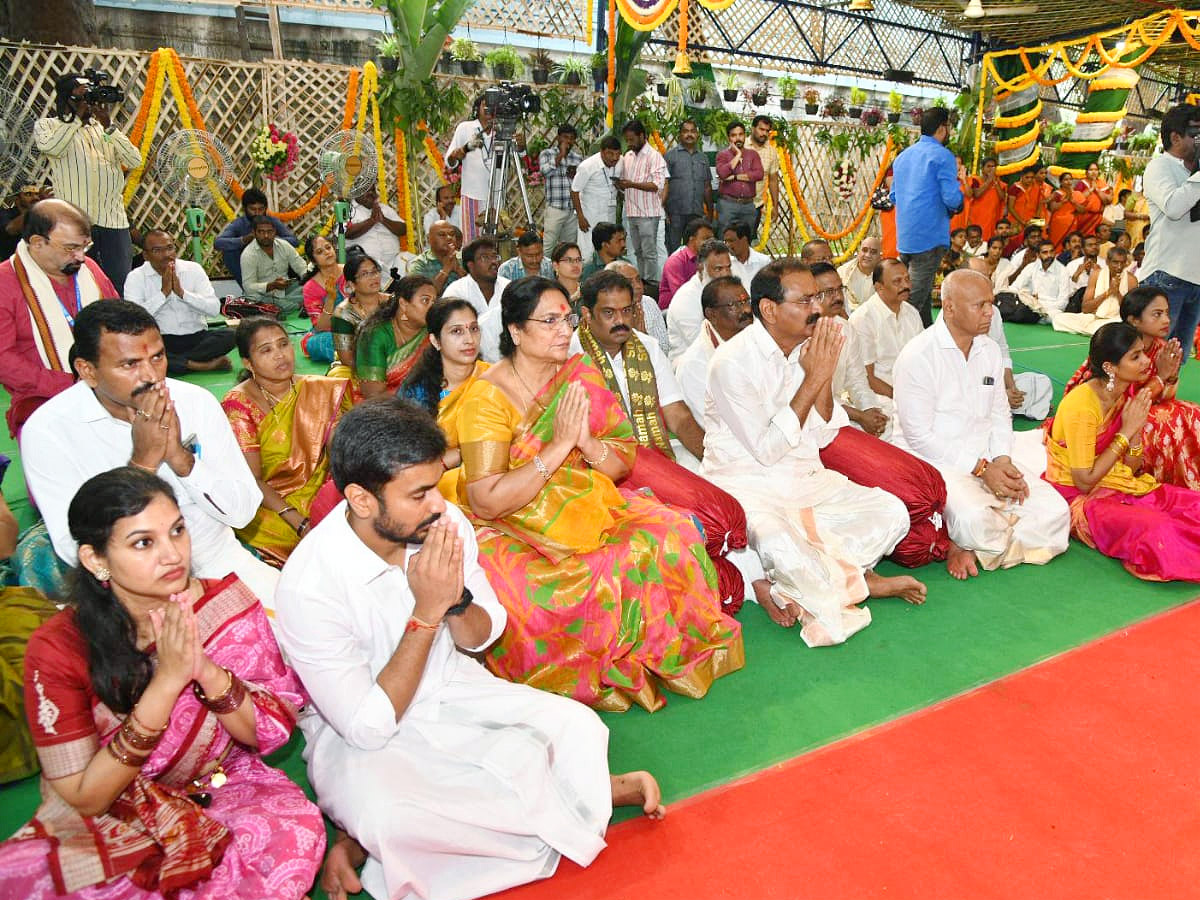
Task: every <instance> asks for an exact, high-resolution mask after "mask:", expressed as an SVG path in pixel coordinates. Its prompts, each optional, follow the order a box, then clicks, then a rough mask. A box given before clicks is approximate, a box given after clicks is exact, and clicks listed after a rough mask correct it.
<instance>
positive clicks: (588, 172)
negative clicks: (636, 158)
mask: <svg viewBox="0 0 1200 900" xmlns="http://www.w3.org/2000/svg"><path fill="white" fill-rule="evenodd" d="M623 171H624V169H623V167H622V165H621V161H620V160H617V164H616V165H615V166H613V167H612V168H611V169H610V168H609V167H608V166H606V165H604V160H603V159H601V158H600V154H599V153H593V154H592V155H591V156H589V157H587V158H586V159H584V161H583V162H581V163H580V164H579V167H578V168H577V169H576V170H575V177H574V178H573V179H572V180H571V190H573V191H574V192H575V193H577V194H578V195H579V205H580V206H582V207H583V215H584V218H586V219H587V220H588V224H589V225H591V226H593V227H595V225H596V223H597V222H615V221H616V220H617V189H616V187H615V186H614V185H613V182H612V180H613V178H620V177H621V174H622V172H623ZM586 249H587V250H592V249H593V248H592V247H588V248H586ZM585 252H586V251H585Z"/></svg>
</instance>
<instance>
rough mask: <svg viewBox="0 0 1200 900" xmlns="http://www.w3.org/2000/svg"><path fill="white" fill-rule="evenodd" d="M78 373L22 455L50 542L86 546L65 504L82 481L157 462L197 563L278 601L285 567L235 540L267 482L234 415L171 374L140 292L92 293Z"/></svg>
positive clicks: (80, 326) (71, 551) (269, 603)
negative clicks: (252, 464)
mask: <svg viewBox="0 0 1200 900" xmlns="http://www.w3.org/2000/svg"><path fill="white" fill-rule="evenodd" d="M75 371H76V372H77V373H78V374H79V379H80V380H79V381H78V382H77V383H76V384H75V386H74V387H71V388H69V389H68V390H66V391H64V392H63V393H61V394H59V395H58V396H57V397H54V398H53V399H51V400H49V401H48V402H47V403H45V404H44V405H43V406H42V407H41V408H40V409H38V411H37V412H36V413H34V415H33V416H32V417H31V418H30V419H29V421H28V422H26V423H25V428H24V430H23V431H22V433H21V459H22V461H23V462H24V464H25V478H26V480H27V481H28V483H29V490H30V494H31V496H32V498H33V501H34V502H35V503H36V504H37V506H38V509H39V510H40V511H41V513H42V517H43V518H44V519H45V521H46V528H47V530H48V531H49V533H50V540H51V541H52V542H53V544H54V551H55V553H57V554H58V556H59V557H60V558H61V559H63V560H64V561H65V562H67V563H68V564H70V565H74V564H75V562H76V560H77V558H78V556H77V552H76V545H75V541H74V540H73V539H72V537H71V533H70V530H69V528H68V527H67V508H68V506H69V505H70V503H71V498H73V497H74V496H75V492H76V491H78V490H79V487H80V485H82V484H83V483H84V482H85V481H87V480H88V479H89V478H91V477H92V476H93V475H98V474H99V473H101V472H106V471H108V470H109V469H115V468H117V467H119V466H125V465H131V466H137V467H138V468H142V469H146V470H147V471H150V472H154V473H155V474H156V475H158V477H160V478H162V479H163V480H164V481H165V482H167V484H169V485H170V486H171V489H172V490H173V491H174V492H175V498H176V500H178V501H179V511H180V513H182V515H183V519H184V521H185V522H186V523H187V529H188V532H189V534H190V535H191V540H192V573H193V574H194V575H197V576H199V577H201V578H223V577H225V576H226V575H228V574H229V573H230V572H236V573H237V575H238V577H239V578H241V579H242V581H244V582H246V584H247V585H248V586H249V587H250V589H251V590H252V591H254V593H255V595H256V596H257V597H258V598H259V600H261V601H262V603H263V605H264V606H265V607H267V609H268V610H271V609H273V606H274V598H275V585H276V583H277V582H278V579H279V573H278V571H276V570H275V569H272V568H271V567H270V566H268V565H267V564H266V563H264V562H262V561H261V560H259V559H258V558H257V557H255V556H254V555H253V554H252V553H250V551H248V550H246V549H245V548H244V547H243V546H242V545H241V544H239V543H238V540H237V538H236V537H235V536H234V533H233V529H234V528H240V527H242V526H244V525H247V524H248V523H249V522H250V520H251V519H252V518H254V514H255V512H257V511H258V507H259V504H260V503H261V502H262V491H261V490H259V487H258V483H257V482H256V481H255V479H254V475H253V474H252V473H251V472H250V468H249V467H248V466H247V465H246V458H245V456H243V455H242V450H241V448H240V447H239V446H238V443H237V440H236V439H235V438H234V436H233V430H232V429H231V428H230V427H229V420H228V419H227V418H226V417H225V413H224V411H223V410H222V409H221V406H220V404H219V403H217V400H216V398H215V397H213V395H212V394H210V393H209V392H208V391H206V390H205V389H204V388H202V387H198V386H197V385H194V384H188V383H187V382H184V381H175V380H173V379H169V378H167V377H166V374H167V354H166V350H165V349H164V347H163V341H162V337H161V336H160V335H159V331H158V326H157V324H156V323H155V321H154V317H153V316H151V315H150V313H148V312H146V311H145V310H144V309H142V308H141V307H140V306H138V305H137V304H135V303H130V302H128V301H126V300H111V301H105V302H103V303H93V304H91V305H90V306H87V307H85V308H84V309H83V311H82V312H80V314H79V316H78V317H77V318H76V320H75Z"/></svg>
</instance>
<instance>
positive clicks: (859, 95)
mask: <svg viewBox="0 0 1200 900" xmlns="http://www.w3.org/2000/svg"><path fill="white" fill-rule="evenodd" d="M866 102H867V92H866V91H864V90H863V89H862V88H857V87H852V88H850V118H852V119H857V118H858V117H859V116H861V115H862V111H863V104H865V103H866Z"/></svg>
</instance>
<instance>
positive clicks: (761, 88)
mask: <svg viewBox="0 0 1200 900" xmlns="http://www.w3.org/2000/svg"><path fill="white" fill-rule="evenodd" d="M746 95H747V96H748V97H749V98H750V102H751V103H753V104H754V105H755V106H766V105H767V98H768V97H769V96H770V91H769V90H768V89H767V86H766V85H765V84H763V83H762V82H759V83H758V84H756V85H754V86H752V87H750V88H747V89H746Z"/></svg>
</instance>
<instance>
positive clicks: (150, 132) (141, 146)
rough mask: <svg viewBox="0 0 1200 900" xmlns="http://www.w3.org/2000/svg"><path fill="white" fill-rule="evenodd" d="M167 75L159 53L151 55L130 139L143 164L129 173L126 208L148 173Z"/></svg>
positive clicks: (125, 198)
mask: <svg viewBox="0 0 1200 900" xmlns="http://www.w3.org/2000/svg"><path fill="white" fill-rule="evenodd" d="M166 74H167V73H166V70H165V69H164V68H163V67H162V66H161V65H160V64H159V54H158V53H157V52H155V53H153V54H151V56H150V69H149V71H148V72H147V73H146V90H145V91H144V92H143V94H142V102H141V105H140V107H139V108H138V114H137V118H136V119H134V121H133V131H132V132H131V134H130V138H129V140H130V142H131V143H133V144H134V145H135V146H136V147H137V148H138V153H139V155H140V156H141V157H142V162H141V165H139V166H138V167H137V168H136V169H134V170H133V171H132V172H130V173H129V180H128V181H126V182H125V191H124V193H123V195H122V196H123V199H124V201H125V205H126V206H128V205H129V202H130V201H131V200H132V199H133V195H134V193H136V192H137V189H138V186H139V185H140V184H141V183H142V175H143V174H145V171H146V161H147V160H148V159H149V158H150V145H151V144H152V143H153V142H154V132H155V130H156V129H157V128H158V115H159V111H160V109H161V108H162V95H163V79H164V78H166Z"/></svg>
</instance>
